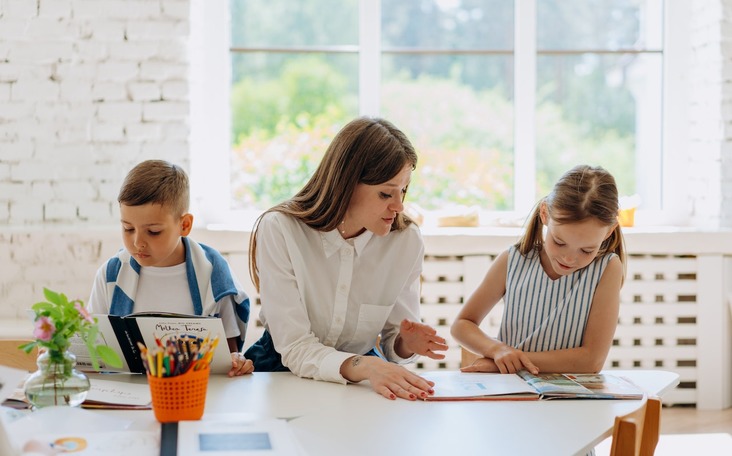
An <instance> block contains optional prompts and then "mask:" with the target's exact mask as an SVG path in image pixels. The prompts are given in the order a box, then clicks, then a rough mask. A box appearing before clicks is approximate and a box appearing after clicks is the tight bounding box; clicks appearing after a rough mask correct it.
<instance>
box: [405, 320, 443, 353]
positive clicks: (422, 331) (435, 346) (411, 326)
mask: <svg viewBox="0 0 732 456" xmlns="http://www.w3.org/2000/svg"><path fill="white" fill-rule="evenodd" d="M399 337H400V338H401V343H402V347H403V348H404V350H405V351H406V352H408V353H417V354H418V355H422V356H426V357H428V358H432V359H444V358H445V355H443V354H441V353H436V352H438V351H445V350H447V344H446V343H445V339H443V338H442V337H440V336H438V335H437V331H435V330H434V329H433V328H432V327H431V326H427V325H425V324H423V323H418V322H415V321H409V320H407V319H404V320H402V323H401V325H400V326H399Z"/></svg>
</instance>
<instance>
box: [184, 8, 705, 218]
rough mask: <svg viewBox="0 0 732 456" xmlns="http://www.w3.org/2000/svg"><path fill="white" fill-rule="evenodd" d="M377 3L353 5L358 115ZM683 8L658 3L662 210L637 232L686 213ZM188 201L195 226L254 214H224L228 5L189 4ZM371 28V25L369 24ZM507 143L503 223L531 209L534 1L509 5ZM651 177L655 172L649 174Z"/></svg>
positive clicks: (369, 74) (374, 82) (372, 107)
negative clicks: (511, 117)
mask: <svg viewBox="0 0 732 456" xmlns="http://www.w3.org/2000/svg"><path fill="white" fill-rule="evenodd" d="M380 3H381V2H380V1H375V0H360V5H359V6H360V21H361V24H360V37H359V38H360V41H361V43H365V44H364V45H360V47H359V64H360V65H359V66H360V69H359V77H360V84H359V110H360V114H362V115H374V116H377V115H379V101H378V100H379V96H378V94H379V91H380V80H381V76H380V62H381V55H380V44H379V43H381V36H380V33H381V30H380V20H379V18H380V16H381V4H380ZM689 8H690V7H689V5H688V4H687V2H676V1H669V0H667V1H666V2H665V10H664V22H665V23H664V27H665V30H667V31H672V33H665V34H664V43H663V46H664V59H663V60H664V67H663V80H664V88H663V114H662V115H663V123H664V127H663V138H662V157H660V160H659V161H660V163H659V168H658V170H657V171H658V172H657V175H658V176H657V177H654V179H655V178H657V179H659V180H661V182H662V185H661V200H662V201H661V203H662V207H663V209H662V210H656V211H650V210H645V211H638V212H637V213H636V224H637V225H675V226H684V225H687V224H688V223H689V220H690V219H691V217H690V214H691V208H690V207H688V206H689V205H688V204H684V203H683V202H684V201H687V200H688V198H685V197H684V195H683V186H680V185H678V184H677V183H678V182H682V180H683V179H682V178H683V163H685V162H686V154H687V153H688V152H687V147H686V146H687V124H688V119H687V118H686V112H687V107H688V99H687V98H686V94H687V93H688V88H687V84H688V77H687V76H688V71H687V69H686V68H687V62H689V58H690V44H689V38H688V36H689V32H688V24H687V22H688V21H687V18H688V17H689V14H690V10H689ZM191 9H192V11H191V18H192V20H191V51H190V52H191V74H190V81H191V91H190V93H191V140H190V143H191V169H190V175H191V195H192V198H191V199H192V211H193V213H194V214H195V215H196V221H197V223H198V225H199V226H201V225H204V226H207V227H209V228H216V227H219V226H225V227H228V228H232V227H234V228H238V229H244V230H248V229H250V228H251V226H252V223H253V221H254V219H255V218H256V216H257V215H258V211H234V210H231V209H230V208H229V207H230V204H229V199H230V194H231V192H230V182H229V180H230V179H229V178H228V176H229V175H230V155H231V150H230V141H229V138H230V135H231V127H230V126H231V120H230V108H229V93H230V86H231V63H230V59H231V58H230V54H229V47H230V36H231V34H230V20H229V11H228V10H229V2H228V1H220V2H219V1H214V2H211V1H205V0H192V2H191ZM374 24H376V25H374ZM514 46H515V60H514V61H515V65H516V66H515V75H516V76H515V80H514V84H515V96H514V100H515V101H514V103H515V112H516V128H515V131H516V134H515V140H514V148H515V149H514V154H515V173H514V187H515V188H514V194H515V202H514V207H515V210H514V211H511V212H510V213H505V217H506V218H507V219H512V220H515V219H518V218H520V217H525V216H526V215H527V214H528V212H529V211H530V208H531V207H532V206H533V204H534V203H535V194H536V190H535V155H534V149H535V105H536V97H535V92H536V90H535V88H536V0H516V33H515V44H514ZM651 174H654V173H651Z"/></svg>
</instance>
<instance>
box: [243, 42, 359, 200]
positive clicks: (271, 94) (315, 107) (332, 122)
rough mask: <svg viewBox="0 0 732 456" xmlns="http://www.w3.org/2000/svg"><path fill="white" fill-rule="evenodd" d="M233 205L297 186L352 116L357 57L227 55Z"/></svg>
mask: <svg viewBox="0 0 732 456" xmlns="http://www.w3.org/2000/svg"><path fill="white" fill-rule="evenodd" d="M232 68H233V73H234V77H233V83H232V87H231V114H232V163H231V170H232V175H231V182H232V200H233V203H232V208H234V209H241V208H246V209H253V208H256V209H267V208H269V207H270V206H272V205H274V204H276V203H279V202H281V201H283V200H285V199H287V198H289V197H291V196H292V195H294V194H295V192H296V191H297V190H299V189H300V188H301V187H302V186H303V184H304V183H305V181H306V180H307V179H308V178H309V177H310V175H311V174H312V172H313V171H314V170H315V167H316V166H317V163H318V162H319V161H320V158H321V157H322V155H323V153H324V152H325V149H326V148H327V146H328V144H329V142H330V140H331V139H332V138H333V136H335V133H336V132H337V131H338V129H339V128H340V127H341V126H343V125H344V124H345V123H346V122H347V121H348V120H350V119H352V118H353V117H355V116H357V115H358V57H357V56H356V55H350V54H335V55H334V54H295V53H276V54H271V53H245V54H233V57H232Z"/></svg>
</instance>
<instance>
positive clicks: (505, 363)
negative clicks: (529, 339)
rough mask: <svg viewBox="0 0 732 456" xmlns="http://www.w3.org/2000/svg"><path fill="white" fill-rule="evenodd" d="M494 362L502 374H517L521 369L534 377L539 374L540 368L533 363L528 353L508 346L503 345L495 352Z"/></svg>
mask: <svg viewBox="0 0 732 456" xmlns="http://www.w3.org/2000/svg"><path fill="white" fill-rule="evenodd" d="M493 362H494V363H495V364H496V366H497V367H498V370H499V371H500V372H501V373H502V374H515V373H516V372H518V371H520V370H521V369H526V370H527V371H529V372H531V373H532V374H534V375H536V374H538V373H539V368H538V367H536V366H535V365H534V363H532V362H531V360H530V359H529V357H528V355H527V354H526V353H524V352H523V351H521V350H519V349H517V348H513V347H509V346H508V345H502V346H501V347H499V348H498V349H496V350H495V352H494V355H493Z"/></svg>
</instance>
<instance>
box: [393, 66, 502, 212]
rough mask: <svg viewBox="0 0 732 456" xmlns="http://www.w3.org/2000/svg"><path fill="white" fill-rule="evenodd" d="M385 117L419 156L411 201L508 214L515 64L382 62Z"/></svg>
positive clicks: (410, 191) (436, 207)
mask: <svg viewBox="0 0 732 456" xmlns="http://www.w3.org/2000/svg"><path fill="white" fill-rule="evenodd" d="M382 70H383V72H384V75H383V78H382V86H381V89H382V93H381V103H382V109H381V112H382V115H383V116H384V117H385V118H387V119H389V120H391V121H392V122H394V123H395V124H396V125H397V126H398V127H399V128H400V129H402V130H403V131H404V132H405V133H406V134H407V136H408V137H409V138H410V139H411V140H412V142H413V143H414V146H415V147H416V149H417V152H418V154H419V163H418V165H417V171H416V172H415V173H414V176H413V180H412V185H411V186H410V190H409V195H408V196H407V198H408V200H409V201H411V202H414V203H417V204H418V205H419V206H421V207H423V208H425V209H430V210H434V209H446V208H449V207H450V206H456V205H463V206H473V205H475V206H479V207H480V208H481V209H489V210H492V209H497V210H505V209H512V208H513V128H514V127H513V125H514V124H513V58H512V57H510V56H465V55H452V56H445V55H440V56H421V55H420V56H414V55H398V56H389V55H387V56H384V58H383V60H382Z"/></svg>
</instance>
